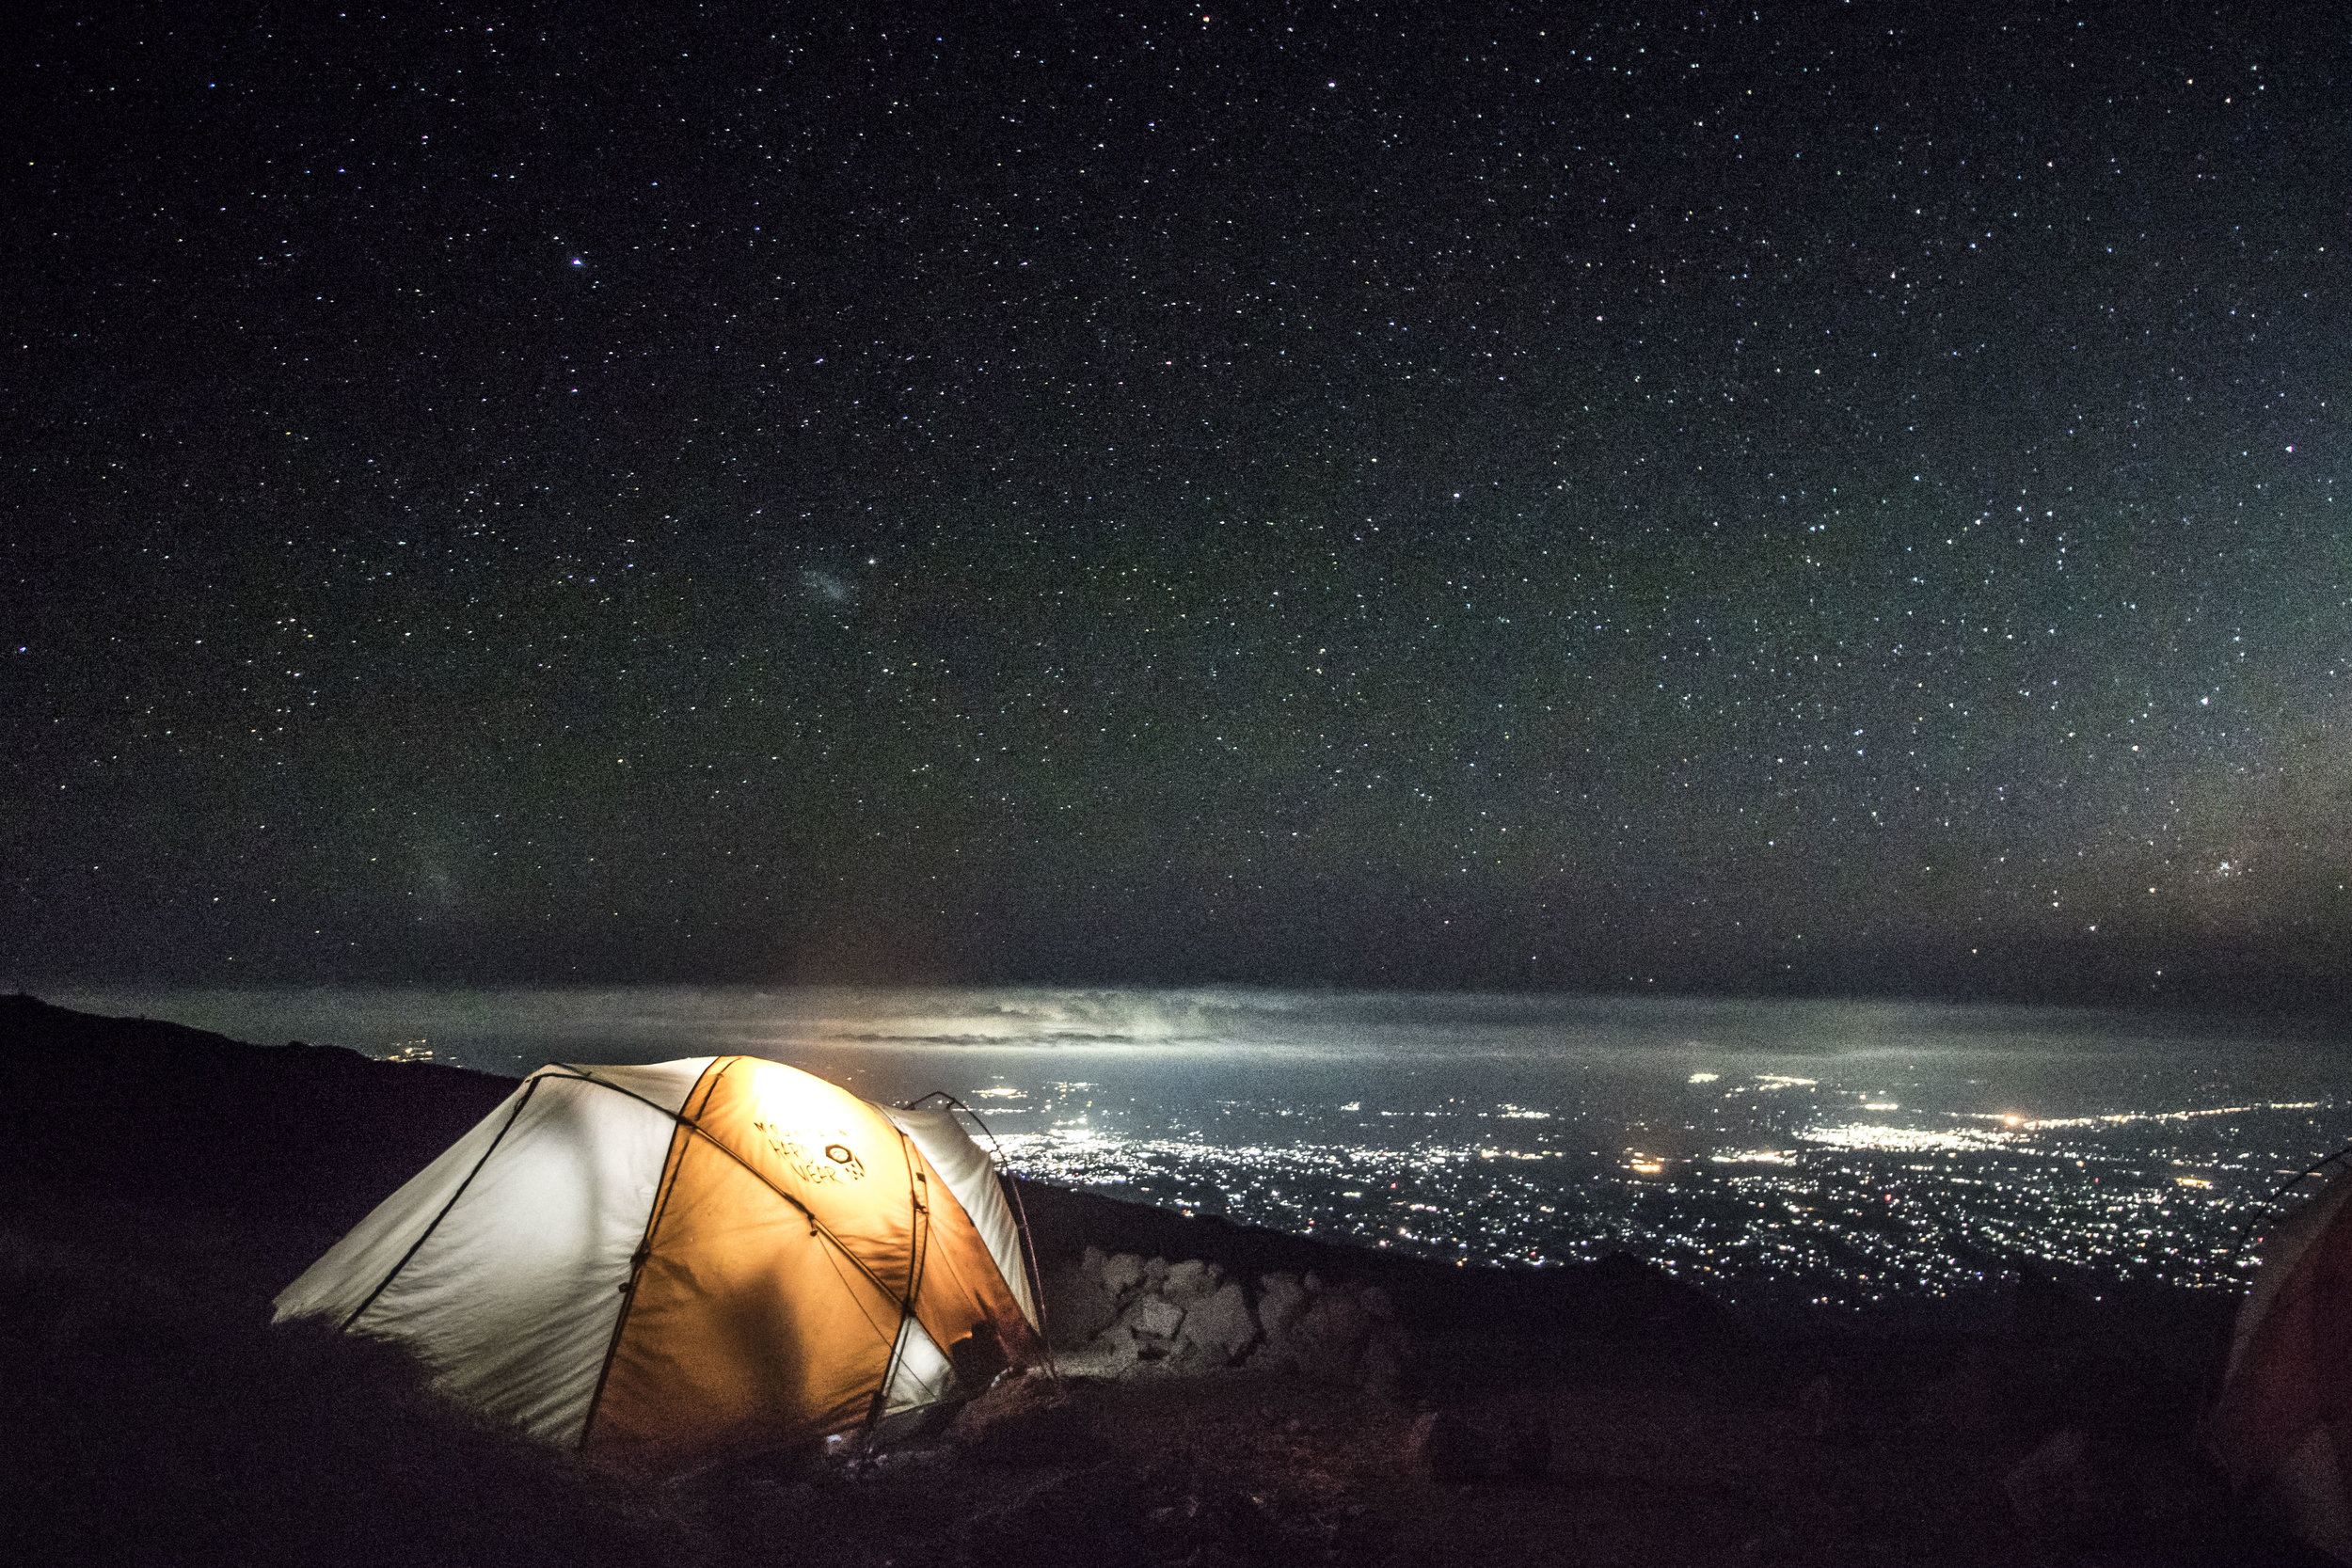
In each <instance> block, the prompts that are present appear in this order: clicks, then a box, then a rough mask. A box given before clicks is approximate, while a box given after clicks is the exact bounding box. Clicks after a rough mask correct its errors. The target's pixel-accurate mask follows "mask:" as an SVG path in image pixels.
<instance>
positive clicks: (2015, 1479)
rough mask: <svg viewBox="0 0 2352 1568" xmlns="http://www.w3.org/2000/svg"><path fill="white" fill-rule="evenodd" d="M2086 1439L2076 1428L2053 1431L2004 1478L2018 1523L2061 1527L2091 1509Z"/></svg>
mask: <svg viewBox="0 0 2352 1568" xmlns="http://www.w3.org/2000/svg"><path fill="white" fill-rule="evenodd" d="M2084 1448H2085V1439H2084V1436H2083V1434H2082V1433H2080V1432H2078V1431H2074V1430H2073V1429H2071V1428H2070V1429H2068V1430H2067V1431H2064V1432H2056V1433H2051V1434H2050V1436H2049V1437H2048V1438H2047V1439H2045V1440H2044V1441H2043V1442H2042V1446H2041V1447H2040V1448H2038V1449H2034V1450H2033V1452H2031V1453H2029V1454H2027V1455H2026V1457H2025V1458H2023V1459H2021V1460H2019V1461H2018V1462H2017V1465H2016V1467H2015V1468H2013V1469H2011V1470H2010V1473H2009V1474H2008V1475H2007V1476H2005V1477H2003V1478H2002V1480H2001V1490H2002V1491H2004V1492H2006V1493H2008V1494H2009V1505H2010V1508H2011V1509H2013V1510H2015V1511H2016V1514H2017V1522H2018V1523H2019V1524H2021V1525H2023V1526H2025V1527H2026V1528H2027V1529H2031V1530H2058V1529H2063V1528H2067V1527H2068V1526H2071V1525H2074V1524H2077V1523H2079V1522H2080V1521H2081V1520H2082V1518H2083V1517H2084V1515H2086V1514H2088V1513H2090V1465H2088V1464H2087V1463H2086V1462H2085V1460H2084V1453H2083V1450H2084Z"/></svg>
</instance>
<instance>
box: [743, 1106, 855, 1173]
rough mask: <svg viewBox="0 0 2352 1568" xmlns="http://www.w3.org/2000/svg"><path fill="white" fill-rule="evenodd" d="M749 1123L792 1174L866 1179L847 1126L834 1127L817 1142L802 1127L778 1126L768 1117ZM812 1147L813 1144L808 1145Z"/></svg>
mask: <svg viewBox="0 0 2352 1568" xmlns="http://www.w3.org/2000/svg"><path fill="white" fill-rule="evenodd" d="M752 1126H753V1127H754V1128H755V1129H756V1130H757V1131H759V1132H762V1133H765V1134H766V1135H767V1138H768V1147H769V1148H772V1149H774V1150H775V1151H776V1154H777V1155H778V1157H779V1158H781V1159H782V1160H783V1161H784V1163H785V1164H788V1165H790V1166H791V1167H792V1171H793V1174H794V1175H796V1176H798V1177H799V1178H800V1179H801V1180H803V1181H809V1182H817V1181H858V1180H864V1179H865V1176H866V1162H865V1161H863V1160H861V1159H859V1158H858V1157H857V1150H856V1149H854V1148H850V1134H849V1132H848V1130H847V1129H839V1128H837V1129H835V1130H834V1134H833V1136H832V1137H830V1138H827V1139H825V1140H824V1141H823V1142H822V1143H817V1142H816V1140H815V1139H813V1138H811V1137H809V1136H808V1135H807V1134H805V1133H803V1132H801V1131H799V1130H797V1129H794V1128H789V1127H779V1126H777V1125H776V1124H775V1123H774V1122H771V1121H755V1122H753V1123H752ZM812 1144H814V1145H815V1147H814V1148H812V1147H811V1145H812Z"/></svg>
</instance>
